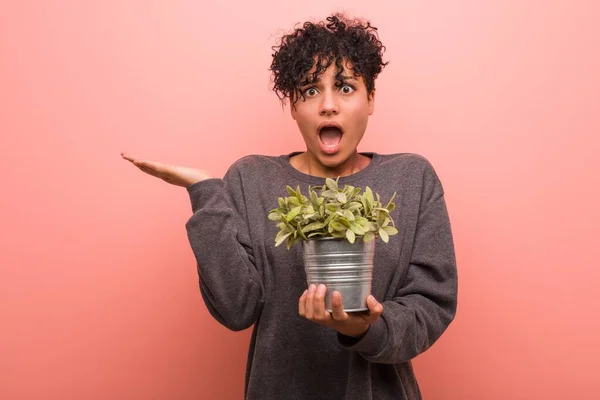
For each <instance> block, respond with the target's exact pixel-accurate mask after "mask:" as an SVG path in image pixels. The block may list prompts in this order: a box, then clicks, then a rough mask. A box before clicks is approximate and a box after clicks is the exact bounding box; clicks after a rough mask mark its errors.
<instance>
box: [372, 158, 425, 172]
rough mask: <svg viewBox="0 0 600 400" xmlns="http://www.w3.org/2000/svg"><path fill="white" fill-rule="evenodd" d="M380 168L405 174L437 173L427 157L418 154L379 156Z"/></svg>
mask: <svg viewBox="0 0 600 400" xmlns="http://www.w3.org/2000/svg"><path fill="white" fill-rule="evenodd" d="M379 157H380V159H381V162H380V163H379V164H380V166H382V167H384V168H383V169H385V170H390V171H396V172H398V171H403V172H404V173H415V174H424V173H435V171H434V168H433V165H432V163H431V162H430V161H429V159H427V158H426V157H425V156H423V155H421V154H416V153H394V154H379Z"/></svg>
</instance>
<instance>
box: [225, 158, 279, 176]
mask: <svg viewBox="0 0 600 400" xmlns="http://www.w3.org/2000/svg"><path fill="white" fill-rule="evenodd" d="M276 164H277V165H279V157H276V156H267V155H260V154H252V155H247V156H244V157H242V158H239V159H238V160H236V161H234V162H233V163H232V164H231V166H230V167H229V171H237V172H240V173H243V172H245V171H248V170H251V171H256V169H257V168H258V169H260V168H272V167H273V166H274V165H276Z"/></svg>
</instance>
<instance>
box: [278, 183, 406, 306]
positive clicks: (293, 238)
mask: <svg viewBox="0 0 600 400" xmlns="http://www.w3.org/2000/svg"><path fill="white" fill-rule="evenodd" d="M338 183H339V180H338V179H336V180H333V179H331V178H327V179H326V180H325V185H323V186H316V187H312V186H309V188H308V196H305V195H303V194H302V192H301V190H300V187H297V188H296V189H293V188H291V187H289V186H287V187H286V189H287V191H288V194H289V196H287V197H280V198H279V199H278V202H279V207H277V208H275V209H273V210H271V211H270V212H269V214H268V218H269V220H271V221H274V222H275V223H276V226H277V228H278V229H279V232H278V233H277V235H276V236H275V246H279V245H281V244H283V243H284V242H285V244H286V247H287V248H288V250H289V249H291V248H292V247H293V246H294V245H296V244H298V243H300V242H301V243H302V246H303V256H304V268H305V271H306V276H307V281H308V284H311V283H314V284H319V283H323V284H325V286H327V293H326V295H325V308H326V309H327V310H328V311H331V293H333V291H335V290H337V291H339V292H340V293H341V295H342V301H343V304H344V310H345V311H347V312H353V311H364V310H367V309H368V308H367V305H366V299H367V297H368V295H369V294H370V293H371V281H372V275H373V256H374V251H375V239H376V238H377V237H379V238H381V240H382V241H383V242H385V243H387V242H388V241H389V238H390V236H393V235H396V234H397V233H398V230H397V229H396V228H395V224H394V220H393V219H392V217H391V216H390V212H391V211H392V210H394V208H395V207H396V205H395V203H394V198H395V197H396V193H394V194H393V196H392V198H391V199H390V200H389V201H388V202H387V203H386V204H385V205H383V203H382V202H381V199H380V196H379V194H377V193H376V194H374V193H373V191H372V190H371V189H370V188H369V187H368V186H367V187H366V188H365V190H364V192H363V191H362V189H361V188H356V187H354V186H350V185H345V186H344V187H343V188H340V186H339V184H338Z"/></svg>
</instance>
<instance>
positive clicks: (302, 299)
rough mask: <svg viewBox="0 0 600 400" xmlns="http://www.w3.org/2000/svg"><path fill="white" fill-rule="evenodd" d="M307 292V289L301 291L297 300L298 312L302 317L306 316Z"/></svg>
mask: <svg viewBox="0 0 600 400" xmlns="http://www.w3.org/2000/svg"><path fill="white" fill-rule="evenodd" d="M307 294H308V289H307V290H305V291H304V292H303V293H302V296H300V300H298V314H300V315H301V316H302V317H304V316H306V295H307Z"/></svg>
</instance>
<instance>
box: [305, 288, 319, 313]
mask: <svg viewBox="0 0 600 400" xmlns="http://www.w3.org/2000/svg"><path fill="white" fill-rule="evenodd" d="M316 290H317V287H316V286H315V285H314V284H311V285H310V286H309V287H308V293H307V294H306V304H305V307H306V318H307V319H313V315H314V313H313V302H314V298H315V292H316Z"/></svg>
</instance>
